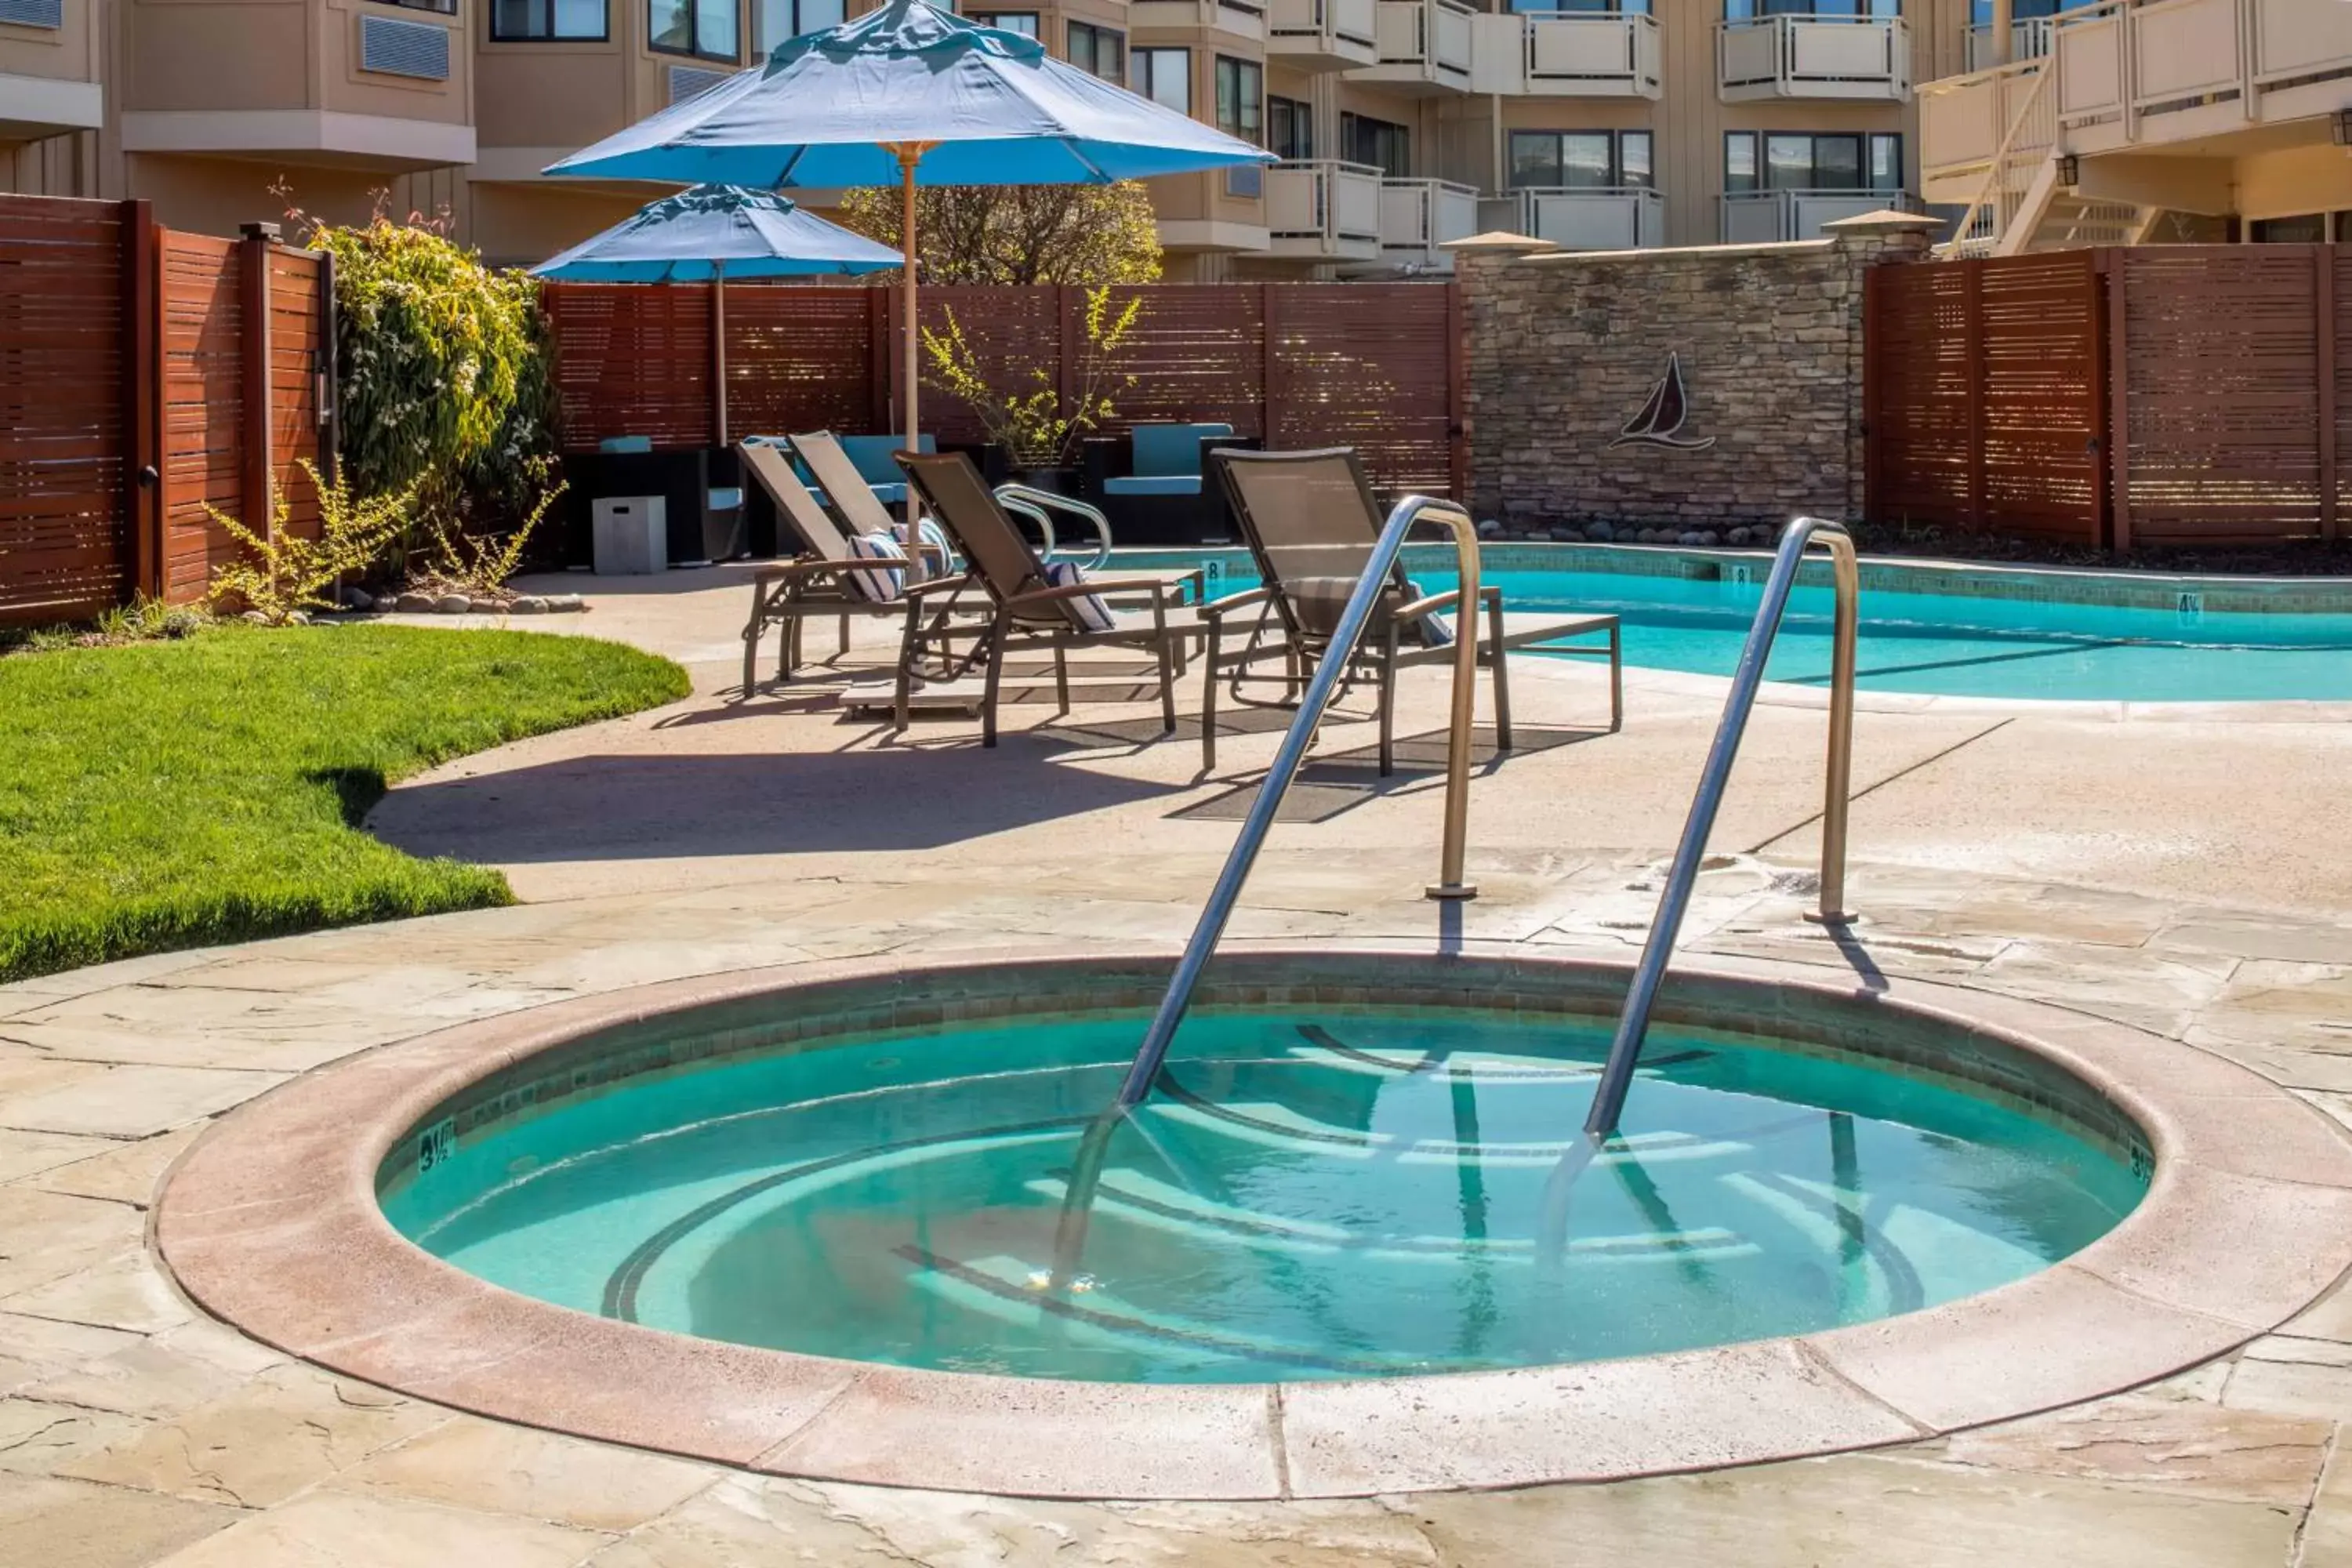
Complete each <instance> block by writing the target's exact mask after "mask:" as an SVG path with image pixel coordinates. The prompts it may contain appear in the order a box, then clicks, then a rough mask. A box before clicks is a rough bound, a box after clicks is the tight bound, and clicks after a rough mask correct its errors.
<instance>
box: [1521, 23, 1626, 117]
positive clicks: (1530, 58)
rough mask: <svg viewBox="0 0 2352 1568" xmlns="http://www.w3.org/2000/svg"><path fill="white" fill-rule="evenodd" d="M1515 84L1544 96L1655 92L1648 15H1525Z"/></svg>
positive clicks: (1567, 96)
mask: <svg viewBox="0 0 2352 1568" xmlns="http://www.w3.org/2000/svg"><path fill="white" fill-rule="evenodd" d="M1524 20H1525V22H1526V23H1527V28H1526V32H1527V42H1526V48H1525V54H1526V60H1525V75H1524V77H1523V79H1522V82H1521V85H1520V87H1519V90H1520V91H1522V92H1527V93H1531V94H1538V95H1540V96H1542V97H1545V98H1647V99H1653V100H1654V99H1656V98H1658V97H1659V96H1660V93H1661V90H1662V89H1661V88H1660V76H1659V70H1658V23H1657V18H1655V17H1654V16H1528V17H1525V18H1524Z"/></svg>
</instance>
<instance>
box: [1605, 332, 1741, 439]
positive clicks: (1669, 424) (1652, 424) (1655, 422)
mask: <svg viewBox="0 0 2352 1568" xmlns="http://www.w3.org/2000/svg"><path fill="white" fill-rule="evenodd" d="M1688 417H1690V400H1689V399H1688V398H1687V397H1685V395H1684V393H1683V357H1682V355H1681V354H1679V353H1673V352H1671V351H1670V352H1669V353H1667V355H1666V374H1664V375H1662V376H1660V377H1658V381H1657V384H1656V385H1654V386H1653V387H1651V388H1650V400H1649V401H1648V402H1647V403H1644V404H1643V405H1642V412H1640V413H1639V414H1636V415H1634V416H1633V418H1631V419H1629V420H1627V421H1626V422H1625V428H1624V430H1623V431H1622V433H1621V434H1620V435H1619V436H1618V437H1617V439H1615V440H1614V441H1612V442H1610V443H1609V445H1610V446H1612V447H1631V446H1647V447H1675V449H1677V450H1679V451H1685V452H1704V451H1706V449H1707V448H1708V447H1712V446H1714V445H1715V437H1712V436H1701V437H1695V438H1693V439H1690V440H1685V439H1683V438H1682V437H1681V436H1680V434H1679V433H1680V431H1681V430H1682V427H1683V421H1684V420H1685V419H1687V418H1688Z"/></svg>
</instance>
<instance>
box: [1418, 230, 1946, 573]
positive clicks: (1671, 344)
mask: <svg viewBox="0 0 2352 1568" xmlns="http://www.w3.org/2000/svg"><path fill="white" fill-rule="evenodd" d="M1932 227H1933V224H1932V220H1928V219H1924V218H1920V217H1916V216H1911V215H1907V214H1902V213H1878V214H1871V215H1868V216H1864V217H1859V218H1849V219H1846V220H1844V221H1843V222H1842V223H1840V224H1836V225H1832V231H1833V233H1832V237H1830V238H1826V239H1820V240H1807V241H1800V242H1798V243H1795V244H1790V245H1768V246H1737V247H1733V246H1709V247H1693V248H1688V249H1679V250H1649V251H1612V252H1608V253H1604V254H1570V253H1563V252H1557V251H1553V250H1551V248H1550V247H1548V246H1545V245H1543V244H1542V243H1541V242H1539V241H1536V240H1529V239H1524V238H1519V237H1512V236H1483V237H1480V238H1478V239H1476V240H1469V241H1465V242H1463V244H1462V245H1460V246H1458V247H1455V251H1456V264H1457V275H1458V276H1459V277H1460V279H1461V280H1462V288H1463V298H1464V304H1465V310H1466V321H1467V329H1466V330H1467V333H1468V340H1469V341H1468V343H1467V345H1466V352H1467V356H1468V365H1469V413H1470V452H1471V459H1470V473H1471V495H1472V498H1473V501H1474V504H1475V507H1476V508H1477V510H1478V515H1479V516H1481V517H1485V518H1497V519H1500V520H1501V521H1503V522H1504V523H1505V524H1506V525H1507V528H1508V529H1509V530H1510V531H1513V532H1517V531H1524V530H1526V529H1528V528H1541V527H1543V526H1546V525H1554V526H1557V525H1571V526H1581V525H1585V524H1591V523H1596V522H1597V523H1605V524H1610V525H1613V526H1614V527H1615V528H1617V529H1656V528H1666V529H1675V530H1677V531H1685V530H1696V531H1704V530H1725V529H1729V528H1733V527H1743V528H1744V527H1749V526H1753V525H1756V524H1765V525H1777V524H1779V523H1781V522H1784V521H1787V520H1788V519H1789V518H1790V517H1792V516H1795V515H1797V514H1798V513H1801V512H1813V513H1818V514H1820V515H1822V516H1826V517H1832V518H1839V519H1852V518H1856V517H1858V516H1859V514H1860V510H1861V506H1862V493H1863V444H1862V435H1863V427H1862V414H1863V401H1862V366H1863V357H1862V289H1863V275H1864V272H1865V271H1866V270H1868V269H1869V268H1872V267H1876V266H1882V265H1885V264H1889V263H1900V262H1909V261H1915V260H1918V259H1921V258H1924V257H1925V256H1926V255H1927V236H1928V234H1929V232H1930V231H1931V229H1932ZM1670 361H1671V362H1672V363H1675V364H1676V365H1678V367H1679V372H1680V382H1681V386H1682V389H1683V391H1684V394H1685V398H1686V408H1685V417H1684V419H1683V421H1682V423H1681V425H1680V426H1679V427H1678V428H1668V427H1667V426H1671V424H1672V418H1673V415H1672V409H1671V403H1672V397H1671V394H1669V395H1667V396H1666V398H1665V399H1664V402H1665V403H1666V404H1667V405H1668V406H1667V408H1666V409H1665V411H1664V417H1663V418H1658V417H1653V418H1651V419H1649V420H1646V421H1644V420H1643V414H1644V411H1645V410H1647V409H1650V408H1651V406H1652V405H1653V404H1654V401H1658V400H1659V388H1660V386H1661V384H1662V382H1664V380H1665V379H1666V376H1667V367H1668V364H1669V363H1670ZM1629 426H1639V427H1654V435H1655V436H1656V437H1658V438H1657V439H1628V438H1626V437H1628V435H1629ZM1667 443H1683V444H1682V445H1671V444H1667ZM1593 532H1595V533H1600V532H1602V530H1601V529H1594V530H1593Z"/></svg>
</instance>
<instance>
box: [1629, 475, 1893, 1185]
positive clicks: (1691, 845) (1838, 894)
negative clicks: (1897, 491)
mask: <svg viewBox="0 0 2352 1568" xmlns="http://www.w3.org/2000/svg"><path fill="white" fill-rule="evenodd" d="M1815 544H1819V545H1822V546H1823V547H1824V548H1826V549H1827V550H1828V551H1829V555H1830V578H1831V581H1832V584H1833V585H1834V586H1835V589H1836V592H1837V610H1836V617H1835V622H1834V625H1833V628H1832V639H1833V651H1832V655H1831V660H1830V736H1829V766H1828V774H1829V777H1828V780H1827V782H1826V784H1825V785H1824V793H1823V796H1822V878H1821V900H1820V910H1819V912H1818V913H1817V914H1812V915H1808V916H1807V917H1806V918H1807V919H1808V920H1812V921H1818V922H1819V923H1821V924H1822V925H1825V926H1843V925H1845V924H1848V923H1849V922H1851V921H1852V920H1853V916H1852V915H1851V914H1850V913H1848V912H1847V910H1846V908H1845V832H1846V803H1847V790H1848V785H1849V783H1850V781H1851V778H1852V775H1853V674H1854V636H1855V631H1856V628H1857V626H1858V625H1859V622H1860V599H1861V584H1862V573H1861V568H1860V565H1859V564H1858V563H1857V562H1856V561H1855V559H1854V550H1853V535H1852V534H1850V533H1848V532H1847V531H1846V529H1845V525H1844V524H1843V523H1838V522H1832V521H1829V520H1828V519H1826V518H1819V517H1801V518H1798V519H1797V520H1796V521H1793V522H1791V523H1790V524H1789V526H1788V529H1787V531H1785V532H1783V533H1782V534H1781V536H1780V552H1779V553H1778V554H1776V555H1775V556H1774V557H1773V558H1772V574H1771V576H1770V577H1769V578H1767V579H1766V580H1765V584H1764V598H1763V602H1762V603H1761V604H1759V605H1758V606H1757V608H1756V620H1755V623H1754V624H1753V625H1752V626H1749V627H1748V642H1747V644H1746V646H1745V647H1742V648H1741V649H1740V651H1739V668H1738V670H1737V671H1735V672H1734V673H1733V675H1732V677H1731V694H1730V696H1729V697H1727V699H1726V700H1725V701H1724V705H1723V719H1722V721H1721V722H1720V723H1719V724H1718V725H1717V727H1716V731H1715V744H1714V746H1713V747H1712V749H1710V750H1709V751H1708V752H1707V754H1706V767H1705V768H1704V769H1703V770H1701V772H1700V773H1699V780H1698V790H1697V793H1696V794H1695V795H1693V796H1692V797H1691V809H1690V817H1689V819H1688V820H1687V821H1685V823H1684V824H1683V837H1682V843H1681V845H1680V846H1679V847H1677V848H1676V849H1675V858H1674V863H1673V866H1672V867H1671V868H1669V870H1668V871H1667V873H1666V885H1665V888H1664V890H1663V891H1662V892H1661V893H1660V894H1659V895H1658V912H1657V915H1656V916H1655V918H1654V919H1653V920H1652V921H1650V935H1649V940H1648V941H1647V942H1644V943H1643V946H1642V961H1641V963H1639V964H1638V965H1637V966H1636V967H1635V968H1634V971H1633V985H1632V987H1631V988H1630V989H1629V990H1628V991H1627V993H1626V995H1625V1010H1624V1012H1623V1013H1622V1014H1621V1015H1620V1016H1618V1019H1617V1034H1616V1037H1615V1038H1614V1039H1613V1040H1612V1041H1611V1042H1610V1046H1609V1060H1608V1063H1607V1065H1605V1066H1604V1067H1603V1068H1601V1082H1600V1085H1599V1087H1598V1088H1597V1089H1595V1090H1594V1091H1593V1096H1592V1109H1591V1113H1590V1114H1589V1115H1587V1116H1586V1118H1585V1121H1584V1131H1585V1133H1586V1135H1587V1137H1588V1138H1589V1139H1591V1141H1592V1142H1595V1143H1598V1142H1600V1141H1601V1140H1602V1139H1605V1138H1608V1137H1610V1136H1611V1135H1612V1134H1613V1133H1615V1131H1617V1119H1618V1117H1619V1116H1620V1115H1621V1114H1622V1113H1623V1111H1624V1109H1625V1094H1626V1091H1627V1090H1628V1089H1630V1088H1632V1087H1633V1069H1634V1068H1636V1067H1637V1066H1638V1065H1639V1064H1640V1060H1641V1055H1642V1040H1643V1037H1644V1036H1645V1035H1647V1034H1648V1032H1649V1027H1650V1009H1651V1008H1652V1007H1653V1006H1654V1005H1655V1004H1656V1002H1657V999H1658V986H1659V984H1660V983H1661V982H1663V981H1664V979H1665V973H1666V963H1667V961H1668V960H1670V959H1671V958H1672V957H1673V956H1674V948H1675V939H1676V938H1677V937H1678V936H1679V935H1680V934H1681V931H1682V924H1683V916H1684V915H1685V913H1686V912H1687V911H1688V910H1689V907H1690V896H1691V888H1692V885H1693V884H1694V883H1695V882H1696V881H1697V879H1698V869H1699V862H1700V861H1701V860H1702V859H1703V858H1705V857H1706V841H1707V837H1708V835H1709V834H1711V833H1712V832H1713V831H1714V829H1715V816H1716V812H1717V808H1719V807H1720V806H1721V805H1723V791H1724V786H1725V785H1726V784H1728V783H1729V782H1730V779H1731V765H1732V763H1734V762H1735V761H1737V760H1738V755H1739V742H1740V740H1741V738H1742V737H1744V736H1745V735H1746V734H1747V732H1748V714H1749V713H1750V712H1752V711H1753V710H1754V709H1755V707H1756V691H1757V688H1758V687H1759V686H1760V685H1762V684H1763V680H1764V665H1765V661H1766V660H1767V659H1768V658H1770V657H1771V653H1772V644H1773V641H1774V639H1775V638H1777V637H1779V636H1780V618H1781V616H1782V614H1783V613H1784V612H1785V611H1786V610H1787V609H1788V607H1789V595H1790V593H1791V592H1793V591H1794V589H1795V588H1796V585H1797V574H1798V570H1799V568H1800V567H1801V565H1802V563H1803V562H1804V558H1805V554H1806V552H1807V551H1809V550H1810V549H1811V547H1812V546H1813V545H1815Z"/></svg>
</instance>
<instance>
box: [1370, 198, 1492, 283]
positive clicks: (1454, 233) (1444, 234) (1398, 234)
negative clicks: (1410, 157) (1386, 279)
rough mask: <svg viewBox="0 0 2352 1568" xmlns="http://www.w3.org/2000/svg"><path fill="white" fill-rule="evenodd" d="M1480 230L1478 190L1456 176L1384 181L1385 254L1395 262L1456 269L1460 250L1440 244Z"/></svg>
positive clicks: (1418, 268) (1418, 267)
mask: <svg viewBox="0 0 2352 1568" xmlns="http://www.w3.org/2000/svg"><path fill="white" fill-rule="evenodd" d="M1477 232H1478V192H1477V190H1476V189H1475V187H1474V186H1470V185H1457V184H1454V183H1453V182H1452V181H1451V180H1382V181H1381V258H1382V259H1383V260H1385V261H1387V262H1388V263H1389V264H1390V265H1391V266H1396V267H1405V268H1412V269H1413V270H1415V271H1427V272H1451V271H1453V270H1454V253H1453V252H1452V251H1450V250H1445V249H1442V248H1440V247H1443V246H1444V245H1446V244H1447V243H1449V242H1450V241H1453V240H1456V239H1467V238H1469V237H1471V236H1472V235H1474V234H1475V233H1477Z"/></svg>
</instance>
